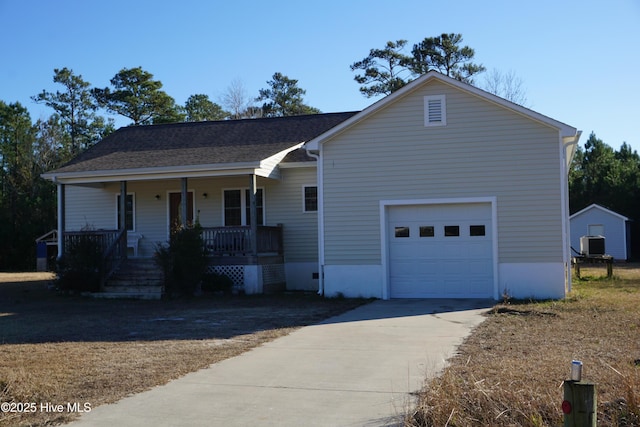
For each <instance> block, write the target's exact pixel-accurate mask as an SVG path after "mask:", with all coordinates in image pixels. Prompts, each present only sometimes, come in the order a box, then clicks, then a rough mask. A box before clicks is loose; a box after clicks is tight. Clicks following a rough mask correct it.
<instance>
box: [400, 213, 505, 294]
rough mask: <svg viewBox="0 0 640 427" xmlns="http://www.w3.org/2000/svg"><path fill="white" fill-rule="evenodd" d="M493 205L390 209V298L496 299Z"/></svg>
mask: <svg viewBox="0 0 640 427" xmlns="http://www.w3.org/2000/svg"><path fill="white" fill-rule="evenodd" d="M491 212H492V209H491V204H490V203H460V204H457V203H456V204H435V205H407V206H390V207H389V208H388V213H387V244H388V256H389V259H388V272H389V290H390V297H391V298H493V265H494V263H493V242H492V235H493V230H492V219H491Z"/></svg>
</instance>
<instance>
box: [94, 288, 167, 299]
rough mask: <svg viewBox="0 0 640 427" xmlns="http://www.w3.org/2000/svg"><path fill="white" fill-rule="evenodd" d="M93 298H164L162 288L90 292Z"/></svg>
mask: <svg viewBox="0 0 640 427" xmlns="http://www.w3.org/2000/svg"><path fill="white" fill-rule="evenodd" d="M90 295H91V297H92V298H99V299H144V300H157V299H161V298H162V289H161V290H160V291H158V292H155V293H150V292H144V293H135V292H94V293H91V294H90Z"/></svg>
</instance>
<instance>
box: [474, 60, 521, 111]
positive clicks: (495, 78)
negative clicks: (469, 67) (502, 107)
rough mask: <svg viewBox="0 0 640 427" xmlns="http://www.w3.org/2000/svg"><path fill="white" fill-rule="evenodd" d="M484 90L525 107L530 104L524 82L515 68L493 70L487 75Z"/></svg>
mask: <svg viewBox="0 0 640 427" xmlns="http://www.w3.org/2000/svg"><path fill="white" fill-rule="evenodd" d="M484 90H486V91H487V92H490V93H492V94H494V95H497V96H499V97H502V98H504V99H506V100H508V101H511V102H513V103H515V104H519V105H522V106H523V107H529V106H530V105H529V100H528V99H527V93H526V89H525V88H524V83H523V81H522V79H521V78H520V77H518V76H517V75H516V73H515V71H513V70H509V71H508V72H506V73H503V72H502V71H500V70H497V69H495V68H494V69H493V70H491V72H489V73H487V74H486V75H485V80H484Z"/></svg>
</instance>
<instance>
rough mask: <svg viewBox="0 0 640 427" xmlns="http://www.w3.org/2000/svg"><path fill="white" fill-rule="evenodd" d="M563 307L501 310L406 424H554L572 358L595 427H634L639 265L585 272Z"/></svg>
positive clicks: (639, 420)
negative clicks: (590, 396)
mask: <svg viewBox="0 0 640 427" xmlns="http://www.w3.org/2000/svg"><path fill="white" fill-rule="evenodd" d="M581 275H582V279H581V280H574V282H573V291H572V292H571V293H570V294H569V295H568V297H567V298H566V299H565V300H563V301H553V302H528V303H526V302H525V303H521V302H510V303H506V304H498V305H497V306H495V307H494V308H493V310H492V311H491V312H490V313H489V314H488V318H487V320H486V321H485V322H484V323H483V324H481V325H480V326H479V327H478V328H476V329H475V330H474V332H473V334H472V335H471V336H470V337H469V338H468V339H467V340H466V341H465V343H464V344H463V345H462V346H461V347H460V348H459V352H458V355H457V356H456V357H455V358H454V359H453V360H452V361H451V365H450V367H449V368H448V369H446V370H445V372H444V373H443V374H442V375H441V376H440V377H439V378H437V379H435V380H433V381H431V382H430V383H428V384H427V385H426V387H425V389H424V392H423V393H422V395H421V396H420V402H419V405H418V407H417V409H416V411H415V413H412V414H410V415H409V416H408V419H407V422H406V425H407V426H558V425H562V423H563V414H562V411H561V406H560V405H561V402H562V396H563V388H562V383H563V380H565V379H568V377H569V372H570V364H571V360H572V359H577V360H581V361H582V362H583V364H584V370H583V376H582V378H583V381H588V382H593V383H595V384H596V385H597V386H596V387H597V400H598V414H597V416H598V425H600V426H640V266H638V265H616V266H615V267H614V278H613V279H607V278H606V271H604V268H583V269H582V273H581Z"/></svg>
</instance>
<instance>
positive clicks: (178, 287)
mask: <svg viewBox="0 0 640 427" xmlns="http://www.w3.org/2000/svg"><path fill="white" fill-rule="evenodd" d="M155 260H156V263H157V264H158V265H159V266H160V267H161V268H162V270H163V272H164V279H165V291H166V292H167V294H169V295H171V296H173V295H179V294H183V293H186V294H194V293H195V292H196V289H197V287H198V285H199V284H200V281H201V279H202V275H203V274H204V272H205V269H206V268H207V263H208V260H207V251H206V249H205V246H204V242H203V240H202V227H201V226H200V224H198V223H196V225H194V226H193V227H188V228H182V227H180V228H178V229H177V230H174V231H173V232H172V233H171V237H170V239H169V244H168V245H158V246H157V247H156V251H155Z"/></svg>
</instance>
